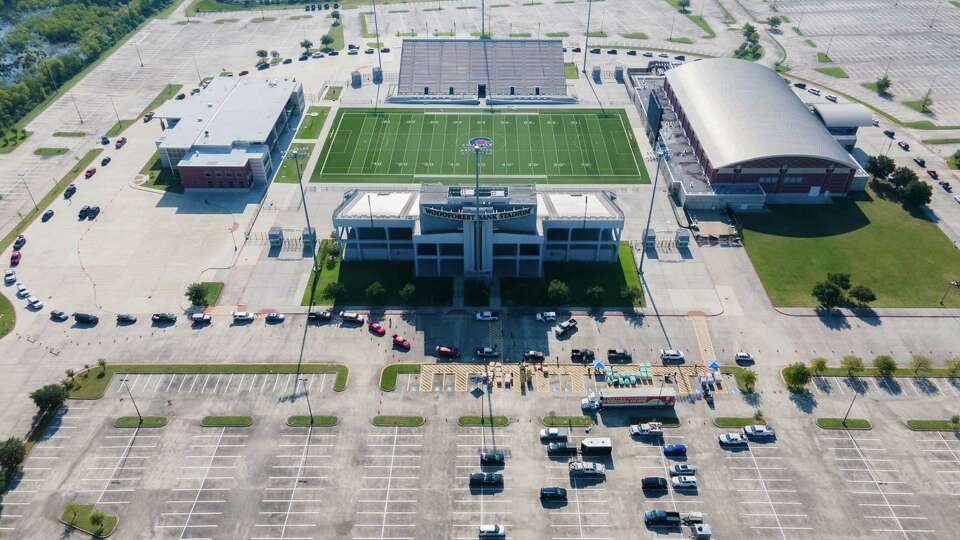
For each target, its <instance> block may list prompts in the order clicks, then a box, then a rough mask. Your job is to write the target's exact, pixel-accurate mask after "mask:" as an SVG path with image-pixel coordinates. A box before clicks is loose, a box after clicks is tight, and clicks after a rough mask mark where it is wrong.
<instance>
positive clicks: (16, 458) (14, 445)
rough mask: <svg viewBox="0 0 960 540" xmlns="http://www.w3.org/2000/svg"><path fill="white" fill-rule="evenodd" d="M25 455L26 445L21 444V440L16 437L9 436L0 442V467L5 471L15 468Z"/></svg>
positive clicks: (11, 470)
mask: <svg viewBox="0 0 960 540" xmlns="http://www.w3.org/2000/svg"><path fill="white" fill-rule="evenodd" d="M26 457H27V447H26V445H24V444H23V441H22V440H20V439H18V438H16V437H10V438H9V439H7V440H5V441H3V442H2V443H0V468H2V469H3V471H4V472H5V473H9V472H13V471H15V470H17V469H18V468H19V467H20V464H21V463H23V460H24V458H26ZM0 485H2V484H0Z"/></svg>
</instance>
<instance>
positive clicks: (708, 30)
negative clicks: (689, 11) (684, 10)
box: [687, 15, 717, 39]
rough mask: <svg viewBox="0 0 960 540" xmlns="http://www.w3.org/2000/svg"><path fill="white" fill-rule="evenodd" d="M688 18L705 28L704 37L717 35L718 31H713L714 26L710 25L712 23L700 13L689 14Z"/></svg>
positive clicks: (711, 37)
mask: <svg viewBox="0 0 960 540" xmlns="http://www.w3.org/2000/svg"><path fill="white" fill-rule="evenodd" d="M687 18H688V19H690V22H692V23H693V24H695V25H697V26H699V27H700V29H701V30H703V37H705V38H707V39H713V38H715V37H717V33H716V32H714V31H713V28H711V27H710V23H708V22H707V20H706V19H705V18H703V17H701V16H700V15H687Z"/></svg>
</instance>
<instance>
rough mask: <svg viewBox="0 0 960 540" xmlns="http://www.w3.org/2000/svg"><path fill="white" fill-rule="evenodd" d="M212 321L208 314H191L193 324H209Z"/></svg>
mask: <svg viewBox="0 0 960 540" xmlns="http://www.w3.org/2000/svg"><path fill="white" fill-rule="evenodd" d="M211 320H212V317H210V315H207V314H206V313H191V314H190V321H191V322H194V323H197V324H204V323H208V322H210V321H211Z"/></svg>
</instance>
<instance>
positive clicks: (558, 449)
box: [547, 442, 580, 456]
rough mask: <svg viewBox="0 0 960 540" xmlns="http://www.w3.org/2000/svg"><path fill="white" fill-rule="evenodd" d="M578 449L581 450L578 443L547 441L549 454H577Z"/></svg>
mask: <svg viewBox="0 0 960 540" xmlns="http://www.w3.org/2000/svg"><path fill="white" fill-rule="evenodd" d="M578 450H580V447H579V446H578V445H577V444H576V443H572V442H552V443H547V455H549V456H556V455H560V454H574V455H576V453H577V451H578Z"/></svg>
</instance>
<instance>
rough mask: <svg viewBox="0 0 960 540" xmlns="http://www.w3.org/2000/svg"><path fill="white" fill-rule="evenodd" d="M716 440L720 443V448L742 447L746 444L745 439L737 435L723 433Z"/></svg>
mask: <svg viewBox="0 0 960 540" xmlns="http://www.w3.org/2000/svg"><path fill="white" fill-rule="evenodd" d="M717 440H719V441H720V446H744V445H746V444H747V439H745V438H743V435H741V434H739V433H724V434H723V435H720V436H719V437H717Z"/></svg>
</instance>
